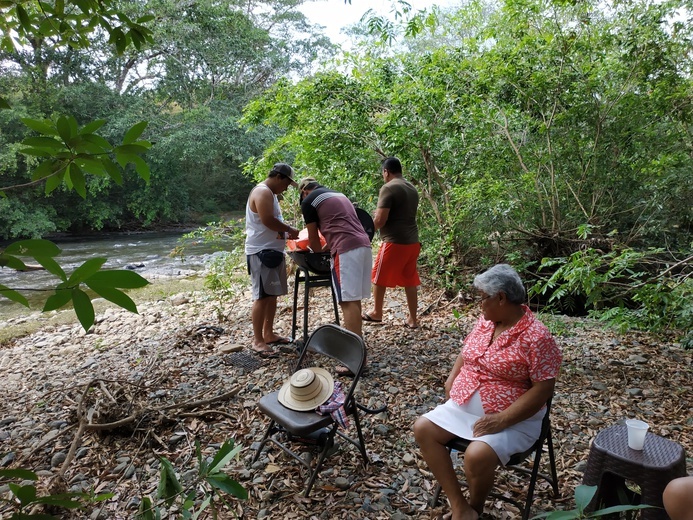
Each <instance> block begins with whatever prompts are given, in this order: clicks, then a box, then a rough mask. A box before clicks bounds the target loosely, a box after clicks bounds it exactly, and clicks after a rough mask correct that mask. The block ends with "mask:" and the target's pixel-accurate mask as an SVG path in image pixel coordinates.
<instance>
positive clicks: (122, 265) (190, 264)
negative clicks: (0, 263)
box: [0, 233, 214, 316]
mask: <svg viewBox="0 0 693 520" xmlns="http://www.w3.org/2000/svg"><path fill="white" fill-rule="evenodd" d="M181 236H182V234H181V233H133V234H117V235H104V236H101V237H99V238H91V237H90V238H84V239H77V240H56V241H55V242H56V244H57V245H58V247H60V249H62V252H61V254H60V255H59V256H57V257H56V261H57V262H58V263H59V264H60V266H61V267H62V268H63V270H64V271H65V272H66V273H67V275H68V276H69V275H70V273H71V272H72V271H73V270H74V269H75V268H76V267H78V266H79V265H81V264H82V263H83V262H84V261H86V260H89V259H90V258H107V259H108V260H107V262H106V263H105V264H104V266H103V269H130V270H133V271H134V272H136V273H139V274H140V275H142V276H144V277H145V278H148V279H152V278H161V277H176V276H181V275H194V274H195V273H196V272H199V271H202V270H203V269H204V267H205V265H206V264H207V263H208V262H209V260H210V258H211V256H212V254H213V253H214V251H213V250H212V249H211V248H210V247H209V246H206V245H205V244H202V243H190V242H188V243H187V245H186V248H185V258H184V260H181V259H180V258H174V257H172V256H171V252H172V251H173V250H174V249H175V248H176V246H177V245H178V244H179V239H180V238H181ZM23 260H25V261H26V263H28V264H35V261H33V260H32V259H23ZM59 282H60V280H59V279H58V278H57V277H55V276H54V275H52V274H51V273H49V272H48V271H45V270H39V271H26V272H18V271H14V270H12V269H8V268H2V269H0V285H4V286H6V287H9V288H11V289H15V290H18V291H19V292H21V293H22V294H23V295H24V296H25V297H26V298H28V299H29V300H30V301H31V302H32V307H34V305H33V302H35V301H37V300H45V298H46V296H47V295H49V294H50V292H51V291H52V289H51V287H55V286H56V285H57V284H58V283H59ZM42 289H48V291H42ZM14 306H19V304H16V303H13V302H12V301H10V300H8V299H6V298H2V297H0V316H1V315H2V313H3V309H5V310H7V309H8V308H10V307H14Z"/></svg>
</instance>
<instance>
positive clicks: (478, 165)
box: [246, 0, 693, 325]
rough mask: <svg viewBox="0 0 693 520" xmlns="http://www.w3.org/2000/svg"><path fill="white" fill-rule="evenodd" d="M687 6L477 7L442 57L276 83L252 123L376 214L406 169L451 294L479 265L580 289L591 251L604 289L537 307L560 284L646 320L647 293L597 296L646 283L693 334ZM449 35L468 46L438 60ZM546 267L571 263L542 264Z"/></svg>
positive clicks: (595, 276) (417, 53) (440, 26)
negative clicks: (384, 164)
mask: <svg viewBox="0 0 693 520" xmlns="http://www.w3.org/2000/svg"><path fill="white" fill-rule="evenodd" d="M686 7H689V8H690V5H688V6H687V5H686V3H685V2H679V1H672V2H658V3H650V2H646V1H632V2H619V3H618V4H614V5H609V6H605V5H604V4H603V3H599V2H580V3H572V2H565V3H564V2H550V1H542V0H538V1H535V0H529V1H527V0H521V1H515V0H509V1H506V2H505V3H504V5H503V6H502V7H500V8H498V9H496V10H493V9H491V8H490V7H489V6H487V5H483V4H482V3H477V2H473V3H471V4H470V5H468V6H467V7H465V8H463V9H462V10H460V11H458V12H455V13H452V14H450V15H448V16H447V17H444V16H443V15H440V16H441V19H440V20H439V22H438V23H437V24H436V25H435V26H434V31H437V33H434V34H433V35H432V36H429V37H428V38H427V39H426V41H427V42H428V46H422V44H421V42H418V43H417V44H415V45H414V46H412V49H411V50H408V49H407V48H406V46H404V47H399V48H398V49H397V50H394V51H390V52H387V51H383V50H379V48H378V47H377V45H375V44H372V45H371V46H370V47H369V49H368V50H369V52H361V53H357V54H353V55H351V56H349V57H348V60H346V61H345V62H344V63H343V68H342V70H340V71H337V70H328V71H324V72H321V73H319V74H316V75H314V76H311V77H310V78H307V79H305V80H303V81H301V82H299V83H298V84H296V85H294V84H292V83H289V82H283V83H278V84H277V85H275V86H274V87H273V88H272V89H271V90H270V91H268V92H267V93H266V94H265V95H263V96H262V97H261V98H260V99H259V100H256V101H254V102H253V103H251V104H250V105H249V107H248V109H247V111H246V121H247V122H248V123H249V124H251V125H255V124H260V123H267V122H270V121H271V122H273V123H275V124H277V125H279V126H280V127H281V129H282V130H283V131H284V135H282V136H281V137H280V138H279V139H277V140H276V141H275V142H274V143H273V144H272V146H270V147H269V149H268V152H267V155H269V156H271V155H273V154H277V153H279V152H280V151H284V152H285V151H286V150H290V151H291V153H293V154H295V157H296V162H297V165H298V166H299V168H303V169H304V170H305V171H306V172H307V173H313V174H315V175H316V176H317V177H318V178H319V179H321V180H323V181H324V182H326V183H328V184H332V185H334V186H335V187H337V188H342V189H346V191H347V192H348V193H349V194H350V195H351V196H353V197H354V198H355V199H356V200H357V201H358V202H359V203H361V204H362V205H366V206H367V207H368V209H372V204H373V201H374V195H373V194H374V193H376V190H377V185H378V184H379V179H378V177H379V171H378V162H379V159H381V158H382V157H384V156H387V155H397V156H399V157H400V158H401V159H402V160H403V162H404V164H405V167H406V169H407V171H406V176H407V177H408V178H409V179H411V180H412V181H413V182H414V183H415V184H416V186H417V187H418V188H419V190H420V192H421V194H422V196H423V204H422V207H421V212H420V221H421V228H422V242H423V245H424V262H425V263H426V264H427V265H428V266H429V267H430V268H431V270H432V272H433V273H435V274H437V276H438V279H439V280H442V281H443V282H444V283H445V285H447V286H448V287H451V288H453V287H455V286H456V284H458V283H459V282H460V281H461V279H460V277H459V276H458V274H459V270H460V269H461V268H463V267H464V266H474V267H476V266H478V265H479V264H486V263H491V262H495V261H498V260H501V259H504V260H507V261H511V262H512V263H515V264H516V265H519V266H522V267H524V268H525V269H526V270H527V271H528V272H533V273H534V275H535V276H540V277H551V276H552V274H554V273H555V272H556V269H557V268H558V266H561V265H564V266H567V267H566V269H565V270H564V271H563V272H562V273H563V275H565V276H568V275H569V274H570V273H571V272H572V270H573V267H575V265H574V263H575V262H579V260H578V258H577V257H576V256H570V255H573V254H575V253H578V252H579V251H585V250H588V251H591V253H589V255H593V256H594V255H596V257H597V258H598V260H599V261H598V262H596V263H593V264H592V265H591V266H590V269H589V273H590V274H591V275H592V278H590V279H586V281H585V283H584V284H580V283H578V282H577V280H573V281H572V282H570V286H568V285H567V283H566V284H564V282H567V281H568V279H567V278H562V277H561V276H560V275H559V276H558V277H557V278H556V277H554V278H552V279H551V280H550V284H549V285H540V286H538V287H537V289H536V292H537V293H541V292H545V293H546V291H547V289H549V288H556V287H558V286H560V287H561V288H562V291H563V293H564V294H565V293H570V294H571V295H572V296H573V297H576V298H577V299H578V300H579V301H580V305H581V306H583V307H584V306H585V305H586V306H587V308H588V309H598V308H599V307H604V306H605V304H609V303H610V304H614V305H622V306H624V307H626V308H636V307H639V306H640V305H641V303H642V298H643V297H644V295H643V294H642V293H641V292H634V291H626V290H623V287H621V289H620V290H619V298H620V299H619V298H617V297H616V296H615V295H614V294H608V293H609V288H608V287H604V289H603V291H602V294H597V293H595V292H594V291H593V290H592V288H591V285H592V284H593V285H595V286H600V284H601V281H600V278H599V277H600V273H607V277H610V278H613V282H614V283H618V284H621V286H623V285H629V284H633V289H642V287H640V286H641V285H643V286H645V285H648V284H646V283H641V282H642V281H643V280H644V279H648V280H651V281H653V282H654V283H655V286H658V287H659V289H660V290H664V292H665V293H667V294H668V295H669V297H671V298H673V299H675V300H676V301H677V302H678V303H677V309H678V310H677V318H676V319H673V321H675V322H676V324H677V325H681V324H682V323H686V322H687V319H686V317H687V316H688V317H690V315H691V311H690V305H691V304H690V300H691V298H690V297H691V293H692V291H693V289H692V287H691V281H692V280H691V274H692V272H691V258H690V257H691V245H692V240H693V212H692V211H691V204H690V200H691V197H692V196H693V192H692V190H693V183H691V182H690V171H691V169H693V153H691V150H693V146H692V145H693V140H692V139H691V138H692V137H693V134H692V132H691V128H692V127H691V115H692V114H693V110H692V108H693V107H692V106H691V100H692V99H693V97H692V94H693V91H692V87H693V83H692V82H691V75H690V73H691V63H692V62H691V58H690V51H691V41H692V40H691V30H692V29H691V27H693V26H692V25H691V24H690V23H686V20H685V19H684V18H685V16H689V17H690V12H691V11H690V9H689V10H686ZM411 26H412V24H408V26H407V30H409V31H410V32H411ZM460 28H462V29H460ZM436 35H438V36H439V37H440V38H441V39H443V40H446V41H449V40H450V37H451V36H456V37H457V44H449V43H448V44H447V45H443V46H438V45H435V41H436V39H437V38H436ZM343 69H347V72H344V71H343ZM648 247H656V248H663V249H664V250H660V251H659V252H658V257H657V265H654V263H652V262H633V263H631V264H629V266H628V269H627V270H625V271H624V270H620V269H619V265H621V264H620V263H619V262H620V261H621V260H622V259H623V258H624V256H623V255H625V256H626V257H628V258H630V259H631V260H632V259H634V258H636V257H637V256H638V255H637V253H631V252H632V251H636V252H637V251H641V250H643V249H644V248H648ZM610 252H613V254H611V255H606V256H605V254H606V253H610ZM543 258H556V259H557V260H555V261H554V262H548V261H545V262H544V264H543V265H542V266H540V265H539V262H540V261H541V260H542V259H543ZM612 261H613V262H614V263H610V262H612ZM621 263H623V262H621ZM540 267H541V270H540V271H539V269H540ZM670 267H671V268H670ZM537 271H539V274H538V275H537ZM662 272H664V273H665V274H664V276H663V278H660V277H659V276H658V273H662ZM616 274H618V277H616ZM665 280H668V282H666V283H663V284H662V282H663V281H665ZM549 294H550V292H549ZM607 295H608V298H606V301H605V300H604V299H601V298H600V297H601V296H607ZM560 296H561V295H560V293H559V294H558V297H557V298H554V299H553V301H558V300H560V299H561V298H560ZM596 300H598V301H599V304H597V305H595V303H596ZM609 300H611V301H609ZM672 308H673V307H671V306H668V307H666V306H665V307H663V306H661V305H654V307H653V308H652V309H650V310H649V311H648V312H647V314H648V315H650V316H652V315H656V314H657V313H661V312H662V311H667V310H671V309H672ZM686 309H687V310H686ZM645 321H649V320H645ZM688 323H690V322H688ZM649 325H651V322H650V323H649ZM660 325H661V323H660Z"/></svg>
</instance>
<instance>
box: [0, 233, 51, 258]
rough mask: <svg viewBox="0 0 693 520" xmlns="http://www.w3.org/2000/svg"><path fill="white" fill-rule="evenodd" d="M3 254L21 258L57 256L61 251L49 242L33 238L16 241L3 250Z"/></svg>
mask: <svg viewBox="0 0 693 520" xmlns="http://www.w3.org/2000/svg"><path fill="white" fill-rule="evenodd" d="M5 253H9V254H14V255H21V256H31V257H34V258H35V257H37V256H58V255H59V254H60V253H61V249H60V248H59V247H58V246H57V245H55V244H54V243H53V242H51V241H50V240H45V239H42V238H33V239H28V240H17V241H16V242H12V243H11V244H10V245H9V246H7V247H6V248H5Z"/></svg>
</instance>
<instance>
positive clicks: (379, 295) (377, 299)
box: [368, 284, 387, 320]
mask: <svg viewBox="0 0 693 520" xmlns="http://www.w3.org/2000/svg"><path fill="white" fill-rule="evenodd" d="M386 290H387V287H385V286H383V285H375V284H374V285H373V309H372V310H371V311H369V312H368V315H369V316H370V317H371V318H373V319H374V320H382V319H383V305H384V303H385V291H386Z"/></svg>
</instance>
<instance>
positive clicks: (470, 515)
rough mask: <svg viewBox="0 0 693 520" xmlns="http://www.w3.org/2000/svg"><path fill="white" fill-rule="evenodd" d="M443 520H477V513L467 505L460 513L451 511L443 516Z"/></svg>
mask: <svg viewBox="0 0 693 520" xmlns="http://www.w3.org/2000/svg"><path fill="white" fill-rule="evenodd" d="M443 520H479V513H477V512H476V509H474V508H473V507H472V506H470V505H469V504H466V505H465V506H464V507H463V508H462V510H460V511H455V510H453V511H451V512H449V513H446V514H444V515H443Z"/></svg>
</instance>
